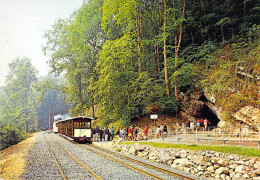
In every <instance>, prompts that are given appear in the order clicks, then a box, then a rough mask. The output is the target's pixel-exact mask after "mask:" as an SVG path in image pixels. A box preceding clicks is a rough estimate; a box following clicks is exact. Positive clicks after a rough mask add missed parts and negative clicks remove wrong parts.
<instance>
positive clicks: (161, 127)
mask: <svg viewBox="0 0 260 180" xmlns="http://www.w3.org/2000/svg"><path fill="white" fill-rule="evenodd" d="M163 126H164V125H163V124H162V125H161V126H160V135H161V137H162V138H163Z"/></svg>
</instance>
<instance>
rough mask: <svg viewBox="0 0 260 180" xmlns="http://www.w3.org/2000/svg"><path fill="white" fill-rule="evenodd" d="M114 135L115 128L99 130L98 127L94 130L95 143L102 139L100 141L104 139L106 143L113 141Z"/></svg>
mask: <svg viewBox="0 0 260 180" xmlns="http://www.w3.org/2000/svg"><path fill="white" fill-rule="evenodd" d="M114 134H115V130H114V127H112V128H110V127H108V126H106V127H105V128H99V127H98V126H97V127H96V128H93V129H92V137H93V141H98V139H100V141H102V139H104V141H110V140H111V141H112V140H113V138H114ZM98 137H99V138H98Z"/></svg>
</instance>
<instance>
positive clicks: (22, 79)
mask: <svg viewBox="0 0 260 180" xmlns="http://www.w3.org/2000/svg"><path fill="white" fill-rule="evenodd" d="M9 68H10V70H9V73H8V76H7V81H6V86H5V89H4V91H5V93H4V95H3V96H2V98H1V99H0V101H1V106H0V111H1V112H2V115H1V116H0V118H1V119H0V121H1V122H3V124H4V125H8V124H13V125H16V126H17V127H18V128H19V129H21V128H24V130H25V131H27V130H31V129H28V126H29V125H30V124H33V123H34V119H35V118H36V116H37V115H36V92H35V90H34V89H33V84H34V83H35V82H36V74H37V71H36V70H35V68H34V67H33V66H32V64H31V62H30V60H29V59H27V58H22V59H21V58H16V59H15V60H14V61H12V62H11V63H10V64H9Z"/></svg>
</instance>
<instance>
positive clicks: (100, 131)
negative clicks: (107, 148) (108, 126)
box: [99, 128, 104, 141]
mask: <svg viewBox="0 0 260 180" xmlns="http://www.w3.org/2000/svg"><path fill="white" fill-rule="evenodd" d="M103 133H104V131H103V128H102V129H101V128H100V130H99V135H100V141H102V138H103Z"/></svg>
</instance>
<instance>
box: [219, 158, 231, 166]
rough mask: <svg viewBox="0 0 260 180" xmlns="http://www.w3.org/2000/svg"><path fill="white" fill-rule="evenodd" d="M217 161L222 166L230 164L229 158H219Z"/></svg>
mask: <svg viewBox="0 0 260 180" xmlns="http://www.w3.org/2000/svg"><path fill="white" fill-rule="evenodd" d="M217 163H218V164H219V165H220V166H222V167H227V166H228V164H229V160H228V159H219V160H218V161H217Z"/></svg>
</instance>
